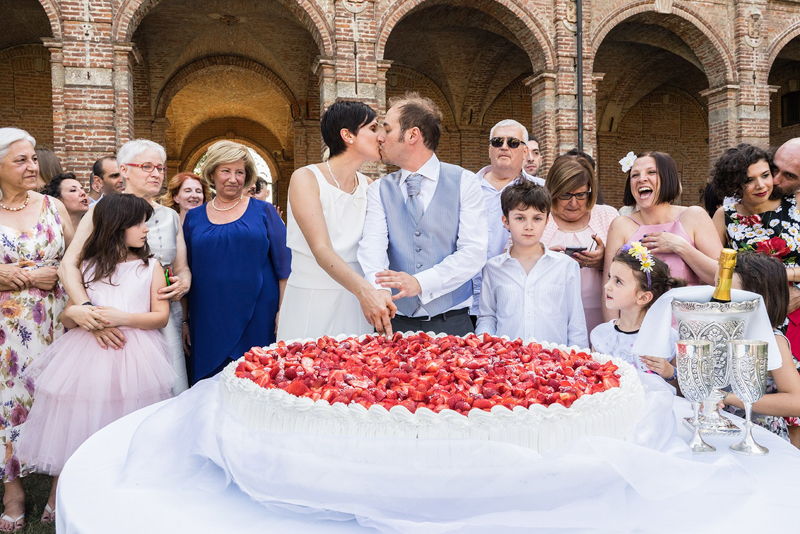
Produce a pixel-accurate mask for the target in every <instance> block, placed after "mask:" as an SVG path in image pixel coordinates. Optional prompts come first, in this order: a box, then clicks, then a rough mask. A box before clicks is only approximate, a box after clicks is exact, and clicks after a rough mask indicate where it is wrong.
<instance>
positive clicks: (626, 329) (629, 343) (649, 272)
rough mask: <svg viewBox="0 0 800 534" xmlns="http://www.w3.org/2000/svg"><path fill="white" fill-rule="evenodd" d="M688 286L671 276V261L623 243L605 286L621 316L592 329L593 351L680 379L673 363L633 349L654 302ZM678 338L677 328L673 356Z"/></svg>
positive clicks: (608, 302) (612, 306)
mask: <svg viewBox="0 0 800 534" xmlns="http://www.w3.org/2000/svg"><path fill="white" fill-rule="evenodd" d="M685 285H686V282H685V281H684V280H681V279H679V278H673V277H671V276H670V274H669V267H668V266H667V264H666V263H664V262H663V261H661V260H660V259H658V258H656V257H655V256H653V255H652V254H651V253H650V252H649V251H648V250H647V248H645V247H644V246H642V244H641V243H640V242H638V241H636V242H634V243H632V244H631V245H625V246H623V247H622V248H621V249H620V251H619V252H618V253H617V254H616V255H615V256H614V259H613V261H612V263H611V267H610V270H609V279H608V281H607V282H606V285H605V300H606V307H607V308H608V309H609V310H619V319H612V320H611V321H608V322H607V323H602V324H600V325H598V326H597V327H595V328H594V330H592V333H591V334H590V335H589V338H590V340H591V343H592V348H593V350H595V351H596V352H601V353H603V354H610V355H611V356H616V357H618V358H622V359H623V360H625V361H627V362H628V363H630V364H631V365H633V366H634V367H636V368H638V369H640V370H642V371H651V372H653V373H657V374H658V375H660V376H661V377H662V378H663V379H664V380H667V381H668V382H672V381H677V378H678V376H677V371H676V368H675V367H674V366H673V365H672V364H671V363H670V362H668V361H666V360H665V359H664V358H655V357H651V356H642V357H641V358H640V359H637V358H636V357H635V356H634V355H633V353H632V350H631V349H632V347H633V343H634V341H636V336H637V335H638V334H639V327H640V326H642V321H644V316H645V314H646V313H647V310H648V308H650V305H651V304H653V302H655V301H656V300H658V298H659V297H660V296H661V295H663V294H664V293H666V292H667V291H669V290H670V289H673V288H675V287H683V286H685ZM677 341H678V332H677V331H676V330H675V329H674V328H673V329H672V332H671V336H670V343H672V346H673V351H672V355H673V358H674V356H675V349H674V347H675V343H676V342H677Z"/></svg>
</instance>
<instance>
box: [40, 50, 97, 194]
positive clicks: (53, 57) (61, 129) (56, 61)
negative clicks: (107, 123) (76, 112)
mask: <svg viewBox="0 0 800 534" xmlns="http://www.w3.org/2000/svg"><path fill="white" fill-rule="evenodd" d="M42 41H43V42H44V46H45V48H47V50H48V51H49V52H50V77H51V84H52V89H51V90H52V92H53V152H55V153H56V155H57V156H58V158H59V159H60V160H62V161H66V156H67V153H66V147H65V140H64V136H65V135H66V131H65V130H66V114H65V111H64V54H63V50H62V46H63V43H61V41H56V40H55V39H49V38H48V39H42ZM76 176H78V179H80V180H83V181H84V182H87V183H88V180H89V175H85V176H81V175H76Z"/></svg>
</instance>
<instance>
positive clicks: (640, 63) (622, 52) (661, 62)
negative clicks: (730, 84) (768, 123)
mask: <svg viewBox="0 0 800 534" xmlns="http://www.w3.org/2000/svg"><path fill="white" fill-rule="evenodd" d="M621 17H622V18H621V20H620V21H619V22H617V23H616V24H614V25H613V26H612V25H611V24H609V25H608V26H607V27H606V29H604V30H601V31H600V32H598V34H597V36H596V38H600V37H602V40H601V42H599V43H597V42H596V53H595V56H594V66H593V72H594V79H595V80H596V81H597V93H596V110H597V129H596V131H597V156H598V157H597V160H598V177H599V179H600V182H601V184H602V186H603V194H604V196H605V200H606V202H607V203H609V204H612V205H614V206H617V207H619V206H620V205H621V204H622V194H623V190H624V183H625V174H624V173H623V172H622V171H621V168H620V165H619V163H618V161H619V160H620V159H621V158H622V157H623V156H625V154H627V153H628V152H630V151H633V152H634V153H639V152H643V151H646V150H659V151H663V152H668V153H669V154H670V155H672V157H673V158H674V159H675V162H676V163H677V165H678V170H679V173H680V176H681V183H682V185H683V195H682V197H681V199H680V202H681V203H682V204H684V205H689V204H697V203H699V200H700V197H699V195H700V191H701V190H702V189H703V188H704V187H705V183H706V180H707V178H708V169H709V161H710V158H711V157H714V156H715V153H716V152H719V151H721V150H723V149H724V148H727V143H728V142H729V140H728V139H727V138H725V139H719V140H716V144H715V145H714V146H710V144H709V138H710V137H711V135H710V128H709V116H710V113H709V110H710V109H711V108H712V107H713V106H717V105H720V104H719V103H718V102H717V101H716V100H715V101H714V102H713V103H710V99H713V98H716V97H715V96H711V95H710V91H709V90H708V89H709V87H717V86H720V85H722V86H724V84H725V80H727V79H728V78H729V76H731V69H729V68H728V66H727V63H726V62H725V61H724V58H722V57H721V54H720V52H719V50H718V49H717V48H716V47H715V45H714V43H713V42H712V41H711V39H710V38H709V37H708V36H707V35H706V34H704V33H703V31H702V30H701V29H699V28H698V27H697V26H695V25H693V24H692V23H690V22H689V21H688V20H687V19H685V18H682V17H681V16H678V15H676V14H671V15H666V14H661V13H655V12H642V13H637V14H634V15H631V16H629V17H627V18H624V15H621ZM715 61H716V62H715ZM723 104H724V102H723Z"/></svg>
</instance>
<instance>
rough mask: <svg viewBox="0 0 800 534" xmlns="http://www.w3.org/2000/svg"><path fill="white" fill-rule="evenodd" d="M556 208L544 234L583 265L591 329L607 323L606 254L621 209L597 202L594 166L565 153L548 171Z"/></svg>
mask: <svg viewBox="0 0 800 534" xmlns="http://www.w3.org/2000/svg"><path fill="white" fill-rule="evenodd" d="M545 187H546V188H547V190H548V191H550V196H551V197H552V199H553V200H552V202H553V203H552V211H551V212H550V215H551V216H550V220H549V221H547V227H546V228H545V230H544V234H542V243H543V244H544V245H545V246H546V247H549V248H550V250H555V251H558V252H564V253H565V254H568V255H569V256H571V257H572V258H573V259H574V260H575V261H577V262H578V264H579V265H580V266H581V297H582V298H583V310H584V313H585V315H586V328H587V330H588V331H589V332H591V331H592V329H593V328H594V327H595V326H597V325H599V324H600V323H602V322H603V296H604V292H603V283H604V282H603V254H604V252H605V246H604V243H605V241H606V237H607V236H608V228H609V226H611V221H613V220H614V219H615V218H616V217H617V210H615V209H614V208H612V207H611V206H606V205H602V204H596V202H597V184H596V181H595V177H594V171H593V170H592V166H591V164H590V163H589V161H587V160H586V159H585V158H583V157H580V156H571V155H563V156H560V157H559V158H557V159H556V161H555V162H554V163H553V166H552V167H551V168H550V172H548V173H547V180H546V181H545Z"/></svg>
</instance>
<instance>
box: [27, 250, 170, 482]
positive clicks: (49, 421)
mask: <svg viewBox="0 0 800 534" xmlns="http://www.w3.org/2000/svg"><path fill="white" fill-rule="evenodd" d="M155 265H156V262H155V261H153V260H150V261H149V263H148V264H147V265H144V264H143V262H142V261H141V260H135V261H128V262H124V263H121V264H119V265H118V266H117V268H116V270H115V271H114V273H113V274H112V276H111V283H109V280H108V279H104V280H101V281H98V282H94V283H91V284H89V287H88V288H87V293H88V294H89V298H90V299H91V301H92V303H94V304H95V305H96V306H112V307H114V308H117V309H119V310H122V311H126V312H130V313H147V312H149V311H150V285H151V283H152V277H153V270H154V266H155ZM159 274H160V272H159ZM87 276H88V278H91V273H87ZM120 330H121V331H122V332H123V334H124V335H125V339H126V340H127V342H126V343H125V346H124V347H123V348H121V349H112V348H109V349H103V348H101V347H100V345H98V344H97V341H96V340H95V337H94V335H93V334H92V333H91V332H88V331H86V330H83V329H82V328H75V329H73V330H70V331H69V332H67V333H66V334H64V335H63V336H62V337H61V338H59V339H58V340H57V341H56V342H55V343H53V344H52V345H50V346H49V347H48V348H47V349H46V350H45V351H44V352H42V354H41V355H40V358H39V361H38V362H37V364H36V365H34V366H33V367H31V369H30V370H29V371H28V373H27V374H28V375H29V376H31V377H32V378H33V379H34V391H35V401H34V403H33V407H32V408H31V411H30V413H29V414H28V419H27V421H26V425H25V433H24V434H23V435H22V437H21V440H20V444H19V453H20V456H21V457H22V458H24V459H25V461H26V462H28V464H29V465H30V467H32V468H33V469H34V470H36V471H38V472H41V473H48V474H50V475H57V474H59V473H60V472H61V470H62V469H63V468H64V464H65V463H66V461H67V460H68V459H69V457H70V456H71V455H72V453H73V452H75V451H76V450H77V449H78V447H80V445H81V444H82V443H83V442H84V441H86V440H87V439H88V438H89V437H90V436H91V435H92V434H94V433H95V432H97V431H98V430H100V429H101V428H103V427H104V426H106V425H108V424H109V423H112V422H114V421H116V420H117V419H119V418H121V417H123V416H125V415H127V414H129V413H131V412H134V411H136V410H138V409H139V408H143V407H145V406H149V405H150V404H154V403H156V402H159V401H162V400H164V399H167V398H169V397H171V396H172V394H171V388H172V383H173V381H174V380H175V376H176V375H175V371H173V369H172V363H171V359H170V356H169V352H168V350H167V345H166V343H165V341H164V335H163V334H162V333H161V332H159V331H158V330H141V329H138V328H130V327H121V328H120Z"/></svg>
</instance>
